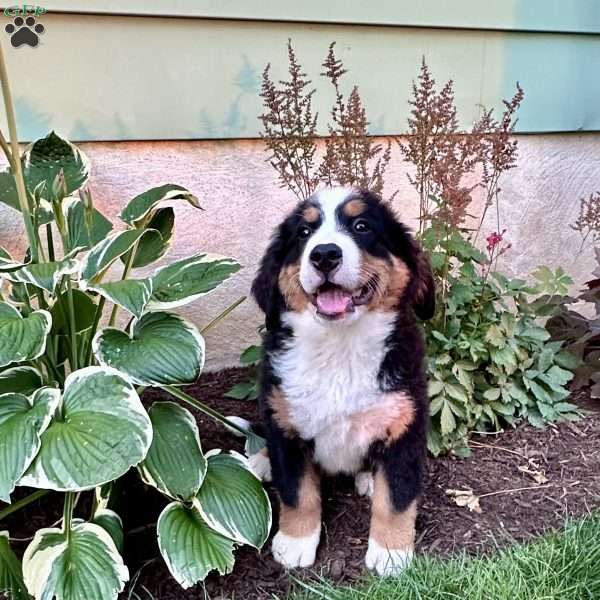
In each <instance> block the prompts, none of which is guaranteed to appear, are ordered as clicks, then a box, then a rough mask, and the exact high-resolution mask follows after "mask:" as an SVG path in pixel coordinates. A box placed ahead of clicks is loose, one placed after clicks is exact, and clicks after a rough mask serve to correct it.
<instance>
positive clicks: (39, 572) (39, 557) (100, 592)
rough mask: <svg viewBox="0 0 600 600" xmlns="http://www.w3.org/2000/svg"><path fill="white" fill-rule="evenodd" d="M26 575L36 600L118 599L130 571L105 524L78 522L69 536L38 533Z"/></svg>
mask: <svg viewBox="0 0 600 600" xmlns="http://www.w3.org/2000/svg"><path fill="white" fill-rule="evenodd" d="M23 576H24V579H25V585H26V586H27V589H28V590H29V593H30V594H31V595H32V596H34V598H35V599H36V600H52V599H53V598H56V600H84V599H85V600H116V598H117V596H118V595H119V593H120V592H121V591H123V588H124V587H125V583H126V582H127V581H128V579H129V572H128V570H127V567H126V566H125V564H124V563H123V559H122V558H121V555H120V554H119V552H118V551H117V548H116V546H115V544H114V542H113V540H112V538H111V537H110V535H109V534H108V533H107V532H106V531H105V530H104V529H103V528H102V527H100V526H99V525H96V524H95V523H83V522H74V523H73V524H72V525H71V530H70V532H69V535H67V533H66V532H64V531H62V530H61V529H56V528H49V529H40V530H38V531H37V532H36V534H35V537H34V538H33V541H32V542H31V544H29V546H28V547H27V550H25V554H24V555H23Z"/></svg>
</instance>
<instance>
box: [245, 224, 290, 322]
mask: <svg viewBox="0 0 600 600" xmlns="http://www.w3.org/2000/svg"><path fill="white" fill-rule="evenodd" d="M287 239H288V227H287V223H285V222H284V223H282V224H281V225H280V226H279V227H278V228H277V229H276V231H275V234H274V235H273V238H272V239H271V243H270V244H269V246H268V248H267V250H266V252H265V254H264V256H263V258H262V260H261V262H260V266H259V268H258V273H257V274H256V277H255V278H254V281H253V282H252V295H253V296H254V299H255V300H256V302H257V304H258V306H259V307H260V309H261V310H262V311H263V312H264V313H265V317H266V323H267V328H269V324H270V323H272V320H273V317H274V316H276V315H275V314H274V313H278V312H279V309H280V307H281V304H282V301H283V297H282V295H281V292H280V290H279V283H278V279H279V272H280V271H281V267H282V265H283V260H284V259H285V254H286V247H287Z"/></svg>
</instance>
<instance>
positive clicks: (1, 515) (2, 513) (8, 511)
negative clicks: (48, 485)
mask: <svg viewBox="0 0 600 600" xmlns="http://www.w3.org/2000/svg"><path fill="white" fill-rule="evenodd" d="M49 493H50V490H37V491H36V492H33V494H29V496H25V498H21V499H20V500H17V501H16V502H13V503H12V504H10V505H9V506H7V507H6V508H5V509H3V510H0V521H2V519H6V517H8V516H9V515H12V514H13V513H14V512H17V511H18V510H21V509H22V508H25V507H26V506H27V505H28V504H31V503H32V502H35V501H36V500H38V499H39V498H42V497H43V496H45V495H46V494H49Z"/></svg>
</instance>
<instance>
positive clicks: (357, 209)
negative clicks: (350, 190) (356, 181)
mask: <svg viewBox="0 0 600 600" xmlns="http://www.w3.org/2000/svg"><path fill="white" fill-rule="evenodd" d="M366 208H367V205H366V204H365V203H364V201H363V200H361V199H360V198H354V200H349V201H348V202H346V204H344V207H343V208H342V210H343V211H344V214H345V215H346V216H347V217H358V215H360V214H362V213H363V212H364V211H365V210H366Z"/></svg>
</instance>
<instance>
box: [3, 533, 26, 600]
mask: <svg viewBox="0 0 600 600" xmlns="http://www.w3.org/2000/svg"><path fill="white" fill-rule="evenodd" d="M3 593H4V594H5V595H6V598H7V600H29V597H30V596H29V594H28V593H27V588H26V587H25V582H24V581H23V570H22V569H21V563H20V562H19V559H18V558H17V557H16V556H15V553H14V552H13V551H12V550H11V548H10V546H9V544H8V532H7V531H0V597H2V598H4V597H5V596H4V595H3Z"/></svg>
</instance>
